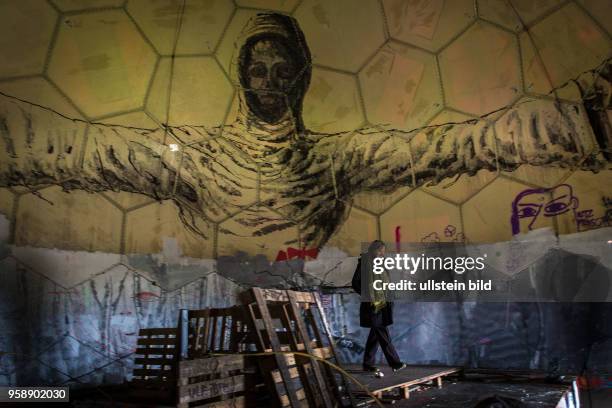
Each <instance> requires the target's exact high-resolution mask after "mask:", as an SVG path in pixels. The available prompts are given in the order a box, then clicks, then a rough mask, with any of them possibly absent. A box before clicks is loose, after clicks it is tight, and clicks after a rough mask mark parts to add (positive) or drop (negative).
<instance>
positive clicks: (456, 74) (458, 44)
mask: <svg viewBox="0 0 612 408" xmlns="http://www.w3.org/2000/svg"><path fill="white" fill-rule="evenodd" d="M518 55H519V54H518V48H517V43H516V39H515V38H514V37H513V36H512V35H511V34H509V33H507V32H505V31H502V30H500V29H498V28H496V27H494V26H491V25H488V24H485V23H478V24H475V25H474V26H472V27H470V29H469V30H468V31H466V32H465V33H464V34H463V35H461V37H459V38H458V39H457V40H456V41H454V42H453V43H452V44H451V45H450V46H449V47H448V48H446V49H445V50H444V51H443V52H442V53H441V54H440V69H441V71H442V84H443V86H444V94H445V96H446V101H447V103H448V105H449V106H452V107H453V108H457V109H459V110H462V111H464V112H469V113H474V114H478V115H482V114H485V113H488V112H491V111H493V110H496V109H499V108H501V107H503V106H505V105H507V104H509V103H510V102H512V100H513V99H515V98H516V97H517V96H518V95H520V93H521V74H520V67H519V63H518Z"/></svg>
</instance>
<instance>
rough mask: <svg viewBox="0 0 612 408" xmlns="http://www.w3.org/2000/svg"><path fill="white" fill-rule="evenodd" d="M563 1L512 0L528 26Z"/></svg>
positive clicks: (515, 8)
mask: <svg viewBox="0 0 612 408" xmlns="http://www.w3.org/2000/svg"><path fill="white" fill-rule="evenodd" d="M562 3H564V0H539V1H533V0H512V2H511V4H512V6H513V8H514V10H516V13H518V15H519V16H520V17H521V20H522V21H523V23H524V24H526V25H527V26H529V25H530V24H531V23H533V22H534V21H535V20H537V19H538V18H540V17H543V16H544V15H545V14H546V13H548V12H550V11H551V10H553V9H554V8H555V7H557V6H559V5H560V4H562Z"/></svg>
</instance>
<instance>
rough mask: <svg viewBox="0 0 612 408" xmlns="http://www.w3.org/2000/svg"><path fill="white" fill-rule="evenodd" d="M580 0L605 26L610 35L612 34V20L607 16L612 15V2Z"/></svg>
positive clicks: (605, 0)
mask: <svg viewBox="0 0 612 408" xmlns="http://www.w3.org/2000/svg"><path fill="white" fill-rule="evenodd" d="M578 2H579V3H580V4H581V5H582V6H583V7H584V8H585V9H586V10H587V11H588V12H589V13H590V14H591V16H592V17H593V18H594V19H595V20H597V22H598V23H599V24H601V25H602V26H603V28H604V29H605V30H606V31H607V32H608V35H612V20H611V19H609V18H608V17H607V16H610V15H612V3H610V2H609V1H607V0H578Z"/></svg>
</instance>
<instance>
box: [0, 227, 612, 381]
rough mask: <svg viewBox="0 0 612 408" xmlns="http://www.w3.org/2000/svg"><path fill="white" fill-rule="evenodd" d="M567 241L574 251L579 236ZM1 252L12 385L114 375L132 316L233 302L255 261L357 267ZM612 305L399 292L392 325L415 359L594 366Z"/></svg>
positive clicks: (337, 311) (279, 271) (598, 364)
mask: <svg viewBox="0 0 612 408" xmlns="http://www.w3.org/2000/svg"><path fill="white" fill-rule="evenodd" d="M0 218H1V217H0ZM3 225H4V226H6V227H7V226H8V224H7V223H6V222H5V223H3ZM587 234H588V236H585V237H584V238H583V239H580V237H581V236H582V235H580V234H578V235H576V236H573V237H570V238H569V239H568V240H567V242H568V243H567V245H566V246H571V244H572V243H574V244H576V243H578V244H580V243H581V242H592V241H593V240H594V239H602V238H603V237H604V236H606V234H609V230H604V229H601V230H597V231H591V232H589V233H587ZM594 234H599V235H594ZM583 235H584V234H583ZM590 248H592V246H591V247H590ZM574 249H575V251H576V253H578V254H580V253H581V252H584V249H585V247H584V245H583V246H580V245H574ZM588 249H589V248H586V250H587V251H588ZM0 253H2V254H3V256H2V260H1V261H0V327H1V328H2V331H1V334H0V384H10V385H15V384H19V385H31V384H69V385H71V386H75V387H76V386H84V385H91V384H102V383H118V382H122V381H124V380H125V379H129V378H130V375H131V371H132V367H133V358H132V353H133V351H134V349H135V345H136V338H137V333H138V330H139V329H140V328H145V327H171V326H174V325H175V324H176V319H177V316H178V311H179V309H181V308H190V309H200V308H206V307H224V306H229V305H232V304H236V303H238V297H237V296H238V294H239V293H240V291H241V290H243V289H245V288H247V287H249V286H252V285H257V284H258V283H257V282H255V281H254V280H253V276H257V275H256V274H254V273H252V272H253V271H254V270H255V269H261V270H262V271H264V270H265V271H266V272H265V273H262V274H261V276H264V277H265V280H262V281H261V282H260V283H263V285H264V286H284V287H291V286H295V285H296V284H298V286H302V287H309V288H313V287H314V288H316V287H318V286H319V285H320V282H326V283H330V282H329V281H328V278H329V276H328V278H325V276H326V275H329V271H334V272H336V273H337V275H338V276H340V277H341V276H343V275H344V276H348V279H350V275H351V274H352V272H353V271H354V269H355V262H354V258H348V257H346V255H344V257H345V258H343V259H341V258H340V257H338V253H339V252H337V251H334V250H333V249H329V248H325V249H323V250H322V251H321V254H320V256H319V257H318V258H317V260H315V261H309V262H305V263H304V262H302V261H301V260H300V263H292V264H290V265H288V263H291V262H293V261H283V262H279V263H276V264H277V265H276V266H274V265H272V267H271V266H270V264H269V263H268V264H267V266H266V263H265V262H266V261H265V260H264V259H263V258H262V259H259V260H257V259H253V258H251V257H248V256H246V255H245V256H244V258H243V259H241V260H233V261H232V262H229V263H227V262H228V261H223V260H219V261H218V262H213V261H203V260H196V259H189V258H178V259H177V258H174V259H173V258H171V257H169V256H168V254H156V255H150V256H142V255H138V256H119V255H114V254H103V253H88V252H76V251H59V250H52V249H41V248H24V247H16V246H9V245H7V244H6V242H3V243H2V251H0ZM583 255H584V254H583ZM591 255H593V254H591ZM580 256H582V255H580ZM604 258H605V257H604ZM534 259H536V258H534ZM169 260H171V262H167V261H169ZM601 261H602V262H608V263H609V262H610V259H609V257H608V258H607V259H601ZM224 262H226V263H224ZM283 264H284V266H283ZM249 268H254V269H249ZM305 271H309V272H308V273H305ZM175 272H176V273H175ZM226 272H227V273H228V276H225V273H226ZM167 276H175V278H174V279H171V280H168V279H166V278H165V277H167ZM247 277H248V279H247V280H242V279H246V278H247ZM339 279H343V278H339ZM241 280H242V281H241ZM342 285H343V283H336V286H342ZM333 291H334V292H336V293H333V294H328V295H325V296H324V297H323V303H324V307H325V310H326V312H327V314H328V316H329V321H330V325H331V328H332V334H333V336H334V338H335V339H336V341H337V345H338V349H339V350H340V353H341V357H342V361H344V362H347V363H348V362H359V361H360V359H361V357H362V352H363V345H364V341H365V338H366V334H367V333H366V331H365V330H364V329H362V328H360V327H359V316H358V314H357V310H358V309H359V307H357V302H359V297H358V296H357V295H356V294H354V293H347V291H346V289H342V288H340V287H338V288H337V289H334V290H333ZM611 305H612V303H590V304H585V303H572V304H567V303H566V304H561V303H555V304H536V303H481V302H477V301H476V302H460V301H458V302H455V303H452V302H451V303H448V302H447V303H435V302H426V303H425V302H421V303H398V304H397V308H398V311H397V319H396V322H395V324H394V325H393V326H392V328H391V333H392V336H393V338H394V343H395V344H396V345H397V349H398V351H399V353H400V356H401V358H402V359H403V360H405V361H407V362H408V363H412V364H443V365H465V366H469V367H497V368H502V367H503V368H536V369H543V370H550V371H551V372H566V371H572V372H577V371H581V370H582V369H583V368H584V367H585V366H586V367H588V368H589V370H591V371H590V372H598V371H605V370H611V369H612V340H610V339H611V336H612V326H611V324H610V322H612V319H611V317H612V308H611V307H610V306H611Z"/></svg>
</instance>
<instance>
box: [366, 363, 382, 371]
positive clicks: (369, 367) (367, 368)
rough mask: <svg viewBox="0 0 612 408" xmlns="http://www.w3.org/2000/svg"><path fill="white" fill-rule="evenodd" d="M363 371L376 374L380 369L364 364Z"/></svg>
mask: <svg viewBox="0 0 612 408" xmlns="http://www.w3.org/2000/svg"><path fill="white" fill-rule="evenodd" d="M363 371H369V372H376V371H380V368H378V367H376V366H373V365H369V364H364V365H363Z"/></svg>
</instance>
